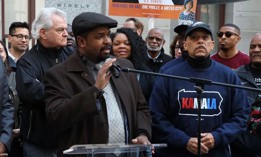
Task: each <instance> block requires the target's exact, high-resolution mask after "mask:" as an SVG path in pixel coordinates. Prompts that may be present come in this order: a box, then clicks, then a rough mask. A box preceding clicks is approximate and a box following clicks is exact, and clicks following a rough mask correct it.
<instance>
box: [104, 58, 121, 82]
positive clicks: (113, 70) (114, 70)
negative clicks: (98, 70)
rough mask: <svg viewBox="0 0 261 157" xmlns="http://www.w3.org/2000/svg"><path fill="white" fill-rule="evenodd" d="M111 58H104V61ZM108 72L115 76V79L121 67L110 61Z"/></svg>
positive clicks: (118, 75)
mask: <svg viewBox="0 0 261 157" xmlns="http://www.w3.org/2000/svg"><path fill="white" fill-rule="evenodd" d="M110 60H111V58H107V59H106V60H105V63H106V62H108V61H110ZM109 70H110V72H111V74H112V76H113V77H115V78H116V79H117V78H119V77H120V71H121V67H120V66H119V65H116V64H115V63H112V66H111V67H110V69H109Z"/></svg>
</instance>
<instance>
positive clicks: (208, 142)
mask: <svg viewBox="0 0 261 157" xmlns="http://www.w3.org/2000/svg"><path fill="white" fill-rule="evenodd" d="M201 143H202V144H204V145H205V146H206V147H208V149H212V148H214V146H215V139H214V137H213V135H212V134H211V133H201Z"/></svg>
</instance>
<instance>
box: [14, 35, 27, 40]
mask: <svg viewBox="0 0 261 157" xmlns="http://www.w3.org/2000/svg"><path fill="white" fill-rule="evenodd" d="M11 36H12V37H16V38H17V39H19V40H23V38H25V40H30V39H31V37H30V36H28V35H23V34H13V35H11Z"/></svg>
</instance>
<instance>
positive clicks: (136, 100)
mask: <svg viewBox="0 0 261 157" xmlns="http://www.w3.org/2000/svg"><path fill="white" fill-rule="evenodd" d="M116 64H117V65H120V66H121V67H130V68H133V65H132V64H131V63H130V62H129V61H128V60H126V59H121V58H117V61H116ZM111 79H112V80H111V81H112V83H113V84H114V85H115V88H116V90H117V91H118V94H119V99H120V101H121V104H122V108H123V113H124V117H126V120H127V121H126V123H125V124H127V133H128V134H127V139H126V143H131V139H133V138H135V137H137V136H138V135H139V134H143V133H145V134H147V135H148V136H150V134H151V117H150V113H149V109H148V105H147V103H146V100H145V98H144V96H143V95H142V91H141V88H140V86H139V83H138V81H137V78H136V74H134V73H124V72H121V74H120V77H119V78H118V79H116V78H113V77H112V78H111ZM44 83H45V92H46V99H45V100H46V113H47V118H48V121H49V122H50V124H52V125H53V126H54V127H55V128H56V130H57V131H58V145H59V146H58V149H59V152H58V154H59V155H58V156H62V155H61V153H62V151H63V150H65V149H68V148H69V147H70V146H72V145H75V144H104V143H108V119H107V112H106V104H105V101H101V103H100V105H101V108H100V109H99V107H98V106H99V105H97V99H96V97H95V94H94V93H95V90H97V89H95V87H94V83H95V80H94V78H93V76H92V73H91V72H90V71H89V70H88V68H87V67H86V65H85V64H83V62H82V60H81V58H80V56H79V54H78V53H75V54H73V55H72V56H71V57H70V58H69V59H68V60H67V61H65V62H63V63H61V64H59V65H57V66H54V67H53V68H51V69H49V70H48V71H47V72H46V75H45V81H44ZM101 100H104V98H103V97H102V98H101Z"/></svg>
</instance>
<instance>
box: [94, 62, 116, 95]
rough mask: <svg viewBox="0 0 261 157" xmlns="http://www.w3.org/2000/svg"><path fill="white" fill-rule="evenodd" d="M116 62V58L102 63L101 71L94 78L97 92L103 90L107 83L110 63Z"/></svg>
mask: <svg viewBox="0 0 261 157" xmlns="http://www.w3.org/2000/svg"><path fill="white" fill-rule="evenodd" d="M115 61H116V58H113V59H110V60H109V61H108V62H106V63H104V64H103V65H102V67H101V69H100V70H99V71H98V74H97V76H96V82H95V86H96V88H98V89H99V90H103V89H104V88H105V87H106V86H107V85H108V83H109V81H110V77H111V73H110V71H109V69H110V67H111V66H112V63H113V62H115Z"/></svg>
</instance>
